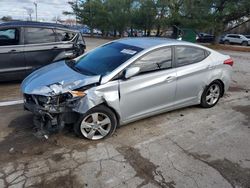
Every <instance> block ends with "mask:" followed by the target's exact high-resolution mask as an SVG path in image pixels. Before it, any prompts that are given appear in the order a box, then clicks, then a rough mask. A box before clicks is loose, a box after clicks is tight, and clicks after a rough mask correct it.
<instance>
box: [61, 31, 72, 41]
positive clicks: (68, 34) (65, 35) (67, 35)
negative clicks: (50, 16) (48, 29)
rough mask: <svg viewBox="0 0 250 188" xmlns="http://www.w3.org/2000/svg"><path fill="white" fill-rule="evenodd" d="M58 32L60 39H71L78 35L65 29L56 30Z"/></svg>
mask: <svg viewBox="0 0 250 188" xmlns="http://www.w3.org/2000/svg"><path fill="white" fill-rule="evenodd" d="M56 33H57V37H58V40H59V41H71V40H72V39H73V38H74V37H75V35H76V33H73V32H69V31H63V30H56Z"/></svg>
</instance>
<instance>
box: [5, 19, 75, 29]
mask: <svg viewBox="0 0 250 188" xmlns="http://www.w3.org/2000/svg"><path fill="white" fill-rule="evenodd" d="M0 26H1V27H2V26H19V27H21V26H36V27H37V26H38V27H51V28H61V29H71V28H70V27H68V26H65V25H62V24H56V23H47V22H33V21H10V22H4V23H0ZM71 30H72V29H71Z"/></svg>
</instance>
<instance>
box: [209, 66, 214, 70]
mask: <svg viewBox="0 0 250 188" xmlns="http://www.w3.org/2000/svg"><path fill="white" fill-rule="evenodd" d="M207 69H209V70H212V69H215V66H211V65H208V66H207Z"/></svg>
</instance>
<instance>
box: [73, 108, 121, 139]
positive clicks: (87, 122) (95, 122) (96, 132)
mask: <svg viewBox="0 0 250 188" xmlns="http://www.w3.org/2000/svg"><path fill="white" fill-rule="evenodd" d="M116 126H117V119H116V116H115V114H114V113H113V112H112V110H110V109H109V108H107V107H106V106H103V105H100V106H97V107H94V108H92V109H90V110H89V111H88V112H87V113H85V114H84V115H83V116H82V117H81V118H80V119H79V121H78V122H77V123H76V124H75V125H74V131H75V133H76V134H77V135H78V136H80V137H83V138H87V139H89V140H100V139H103V138H106V137H108V136H110V135H112V133H113V132H114V131H115V129H116Z"/></svg>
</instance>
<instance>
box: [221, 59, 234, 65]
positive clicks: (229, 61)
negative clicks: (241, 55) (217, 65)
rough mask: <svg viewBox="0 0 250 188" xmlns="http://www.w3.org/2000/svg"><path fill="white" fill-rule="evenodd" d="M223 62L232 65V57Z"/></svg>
mask: <svg viewBox="0 0 250 188" xmlns="http://www.w3.org/2000/svg"><path fill="white" fill-rule="evenodd" d="M223 64H226V65H230V66H233V64H234V61H233V59H232V58H230V59H227V60H225V61H224V63H223Z"/></svg>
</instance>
